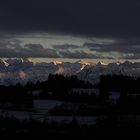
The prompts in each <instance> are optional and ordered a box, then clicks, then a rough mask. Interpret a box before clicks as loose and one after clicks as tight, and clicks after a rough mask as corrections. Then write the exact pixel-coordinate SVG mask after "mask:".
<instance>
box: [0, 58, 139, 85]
mask: <svg viewBox="0 0 140 140" xmlns="http://www.w3.org/2000/svg"><path fill="white" fill-rule="evenodd" d="M49 74H62V75H65V76H66V75H67V76H71V75H77V77H78V78H79V79H81V80H85V81H89V82H90V83H92V84H96V83H98V82H99V81H100V76H101V75H107V74H109V75H113V74H117V75H120V74H122V75H127V76H132V77H140V63H139V62H135V63H132V62H129V61H125V62H123V63H121V62H112V63H109V64H105V63H102V62H98V63H93V62H87V61H82V60H80V61H76V62H73V63H70V62H61V61H53V62H50V63H47V62H32V61H31V60H29V59H22V58H16V59H7V60H3V59H0V85H15V84H17V83H21V84H26V83H27V82H33V83H35V82H37V81H40V82H41V81H46V80H47V79H48V76H49Z"/></svg>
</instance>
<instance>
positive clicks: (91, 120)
mask: <svg viewBox="0 0 140 140" xmlns="http://www.w3.org/2000/svg"><path fill="white" fill-rule="evenodd" d="M33 103H34V110H35V111H34V110H33V111H14V110H2V109H0V115H1V116H5V117H6V116H7V117H13V118H17V119H19V120H28V119H35V120H37V121H43V120H47V121H48V122H51V121H57V122H65V123H68V122H70V121H72V120H73V118H76V120H77V122H78V123H79V124H88V125H91V124H95V123H96V119H97V117H96V116H84V117H83V116H50V115H49V114H48V110H49V109H52V108H54V107H55V106H59V105H61V104H63V103H64V102H61V101H56V100H34V101H33Z"/></svg>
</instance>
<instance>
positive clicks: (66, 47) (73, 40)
mask: <svg viewBox="0 0 140 140" xmlns="http://www.w3.org/2000/svg"><path fill="white" fill-rule="evenodd" d="M42 33H47V34H42ZM48 34H49V35H48ZM52 34H53V35H52ZM56 51H57V52H58V53H56ZM20 56H22V57H49V58H52V57H62V58H64V57H65V58H66V57H68V58H113V59H115V58H123V59H126V58H128V59H139V58H140V0H9V1H8V0H3V1H2V0H1V1H0V57H20Z"/></svg>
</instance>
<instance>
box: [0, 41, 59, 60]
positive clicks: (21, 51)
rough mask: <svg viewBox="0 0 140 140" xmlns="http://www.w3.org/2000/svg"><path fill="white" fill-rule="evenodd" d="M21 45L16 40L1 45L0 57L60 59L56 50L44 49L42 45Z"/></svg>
mask: <svg viewBox="0 0 140 140" xmlns="http://www.w3.org/2000/svg"><path fill="white" fill-rule="evenodd" d="M20 43H21V42H20V41H15V40H14V41H8V42H2V43H0V46H1V47H0V57H48V58H55V57H56V58H57V57H59V55H58V54H57V52H56V50H54V49H50V48H44V47H43V46H42V45H41V44H25V45H23V46H22V45H21V44H20Z"/></svg>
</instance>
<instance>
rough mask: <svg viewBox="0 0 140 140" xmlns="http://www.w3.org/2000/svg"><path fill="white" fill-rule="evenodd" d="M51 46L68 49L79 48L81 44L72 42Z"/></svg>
mask: <svg viewBox="0 0 140 140" xmlns="http://www.w3.org/2000/svg"><path fill="white" fill-rule="evenodd" d="M53 48H55V49H57V50H58V49H61V50H68V49H77V48H81V46H78V45H73V44H63V45H54V46H53Z"/></svg>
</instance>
